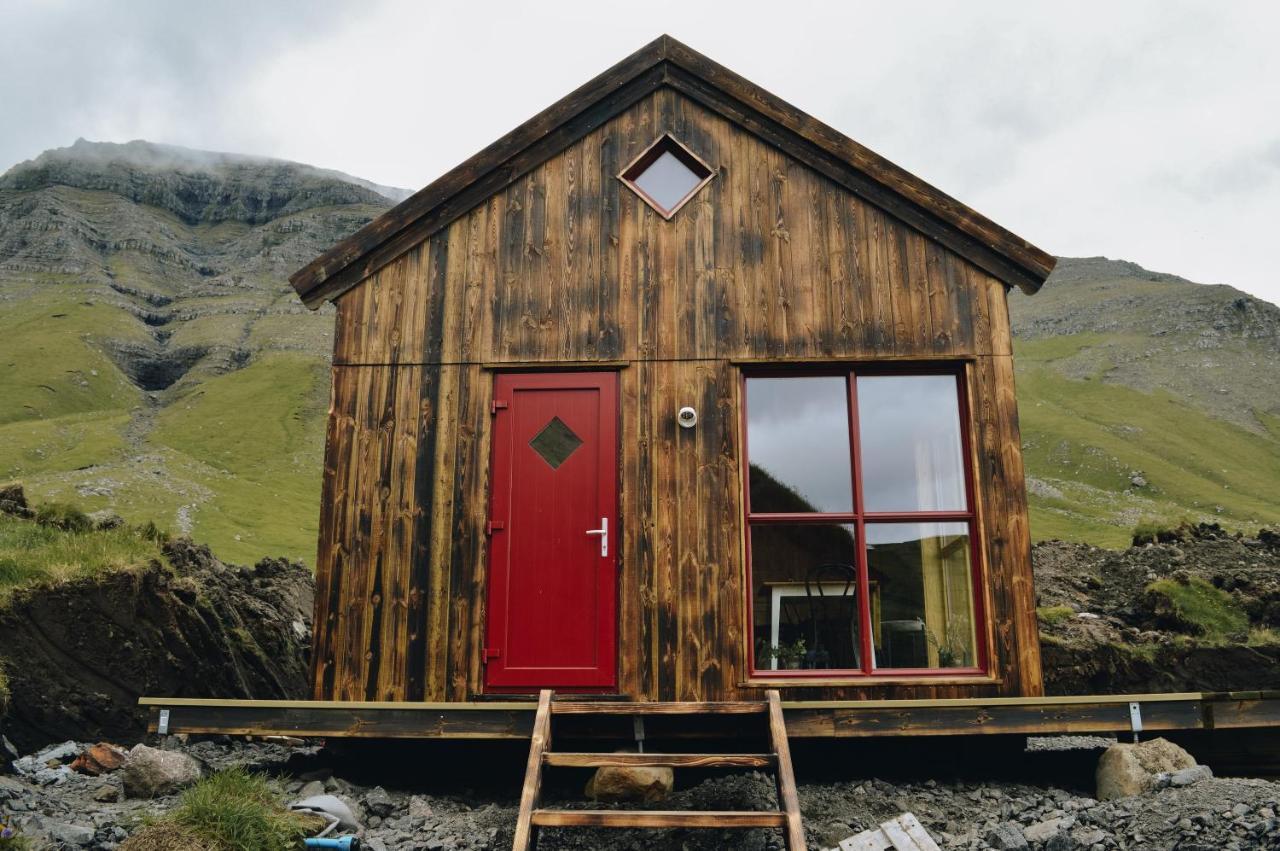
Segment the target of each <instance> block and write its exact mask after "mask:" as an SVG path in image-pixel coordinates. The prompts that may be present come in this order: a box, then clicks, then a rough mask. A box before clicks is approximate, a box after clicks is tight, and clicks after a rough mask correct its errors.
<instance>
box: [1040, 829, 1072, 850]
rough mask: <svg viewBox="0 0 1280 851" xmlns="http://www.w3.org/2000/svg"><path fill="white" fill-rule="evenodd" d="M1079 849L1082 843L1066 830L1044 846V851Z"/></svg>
mask: <svg viewBox="0 0 1280 851" xmlns="http://www.w3.org/2000/svg"><path fill="white" fill-rule="evenodd" d="M1079 848H1080V843H1079V842H1077V841H1076V838H1075V837H1074V836H1072V835H1071V834H1070V833H1068V832H1066V831H1065V830H1064V831H1062V832H1061V833H1058V834H1057V835H1055V836H1053V837H1052V838H1051V839H1050V840H1049V841H1048V842H1046V843H1045V844H1044V851H1077V849H1079Z"/></svg>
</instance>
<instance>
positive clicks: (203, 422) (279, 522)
mask: <svg viewBox="0 0 1280 851" xmlns="http://www.w3.org/2000/svg"><path fill="white" fill-rule="evenodd" d="M327 390H328V370H327V369H325V366H324V364H323V363H322V362H321V361H320V360H319V359H318V358H315V357H312V356H308V355H304V354H301V353H291V352H270V353H267V354H265V355H263V356H262V357H260V358H259V359H258V360H256V361H254V362H253V363H251V364H250V365H249V366H247V367H245V368H244V369H241V370H238V371H236V372H233V373H229V374H227V375H222V376H218V377H215V378H210V379H208V380H206V381H204V382H203V383H201V384H200V385H199V386H198V387H196V388H194V389H192V390H191V391H189V392H188V393H187V394H186V395H185V396H183V397H182V398H180V399H178V400H177V401H175V402H173V403H172V404H171V405H170V406H169V407H168V408H166V409H165V410H164V411H162V412H161V414H160V415H159V417H158V419H157V424H156V428H155V431H154V432H153V434H152V437H151V441H152V443H154V444H158V445H163V446H165V447H168V448H169V449H171V450H173V451H175V452H180V453H182V454H184V455H185V456H187V457H189V458H191V459H192V460H193V461H194V462H196V463H197V464H199V465H201V466H202V467H203V468H204V470H205V471H206V472H205V483H206V484H207V485H208V487H209V488H210V490H211V491H212V492H213V496H212V498H211V499H210V500H209V501H208V502H207V503H205V504H203V505H201V506H200V508H199V509H198V510H197V511H196V512H195V515H194V517H195V527H194V529H193V530H192V531H193V534H194V536H195V537H196V538H197V539H198V540H201V541H206V542H208V543H209V544H210V546H212V547H213V549H214V551H215V552H217V553H218V554H219V555H220V556H221V557H222V558H225V559H229V560H231V561H237V560H239V561H254V560H256V559H258V558H261V557H262V556H264V555H268V554H272V555H277V554H278V555H287V556H290V557H293V558H305V559H306V560H308V561H310V560H311V559H312V557H313V556H314V554H315V541H316V532H317V526H318V523H319V496H320V474H321V462H322V453H323V450H324V414H325V412H324V404H325V400H326V398H327Z"/></svg>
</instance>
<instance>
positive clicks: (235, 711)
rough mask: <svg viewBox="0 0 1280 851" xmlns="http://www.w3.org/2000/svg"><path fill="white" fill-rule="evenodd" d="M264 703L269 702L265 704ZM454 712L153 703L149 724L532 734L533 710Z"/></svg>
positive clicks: (430, 735) (273, 731)
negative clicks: (162, 719)
mask: <svg viewBox="0 0 1280 851" xmlns="http://www.w3.org/2000/svg"><path fill="white" fill-rule="evenodd" d="M263 702H264V703H266V702H268V701H263ZM533 708H534V707H533V706H532V705H530V707H529V708H528V709H525V708H521V709H518V710H512V709H502V708H498V709H487V708H483V709H482V708H460V709H459V708H450V709H434V708H433V709H421V708H417V707H415V705H414V704H411V703H405V704H401V705H400V708H398V709H387V708H376V709H367V708H362V707H360V706H352V707H350V708H345V707H342V706H341V705H331V706H327V707H315V708H310V707H262V708H259V707H255V706H252V705H247V706H219V705H214V706H205V705H199V704H196V705H192V704H189V703H188V704H185V705H184V704H178V703H155V704H150V709H151V719H150V722H149V723H148V725H147V728H148V730H149V731H150V732H152V733H154V732H156V729H157V726H158V721H159V715H160V711H161V710H162V709H164V710H167V711H168V712H169V732H170V733H199V734H211V735H213V734H222V735H228V736H269V735H279V736H303V737H317V738H353V739H525V740H527V739H528V738H529V735H530V733H531V731H532V729H533V717H534V713H533V712H532V711H530V710H532V709H533Z"/></svg>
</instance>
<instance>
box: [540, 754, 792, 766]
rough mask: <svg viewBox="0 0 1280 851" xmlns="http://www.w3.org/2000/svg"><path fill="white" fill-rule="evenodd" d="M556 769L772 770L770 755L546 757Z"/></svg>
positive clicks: (772, 761)
mask: <svg viewBox="0 0 1280 851" xmlns="http://www.w3.org/2000/svg"><path fill="white" fill-rule="evenodd" d="M542 762H543V764H544V765H549V766H554V767H556V768H772V767H773V766H775V765H777V763H778V758H777V757H776V756H774V755H773V754H769V753H665V754H663V753H546V754H543V755H542Z"/></svg>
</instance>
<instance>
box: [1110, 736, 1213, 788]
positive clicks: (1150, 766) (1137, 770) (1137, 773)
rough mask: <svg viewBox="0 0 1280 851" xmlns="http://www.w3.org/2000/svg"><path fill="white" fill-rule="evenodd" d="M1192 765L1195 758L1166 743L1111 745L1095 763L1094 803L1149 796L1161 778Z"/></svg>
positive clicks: (1152, 741)
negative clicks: (1095, 784)
mask: <svg viewBox="0 0 1280 851" xmlns="http://www.w3.org/2000/svg"><path fill="white" fill-rule="evenodd" d="M1195 765H1196V760H1195V757H1193V756H1192V755H1191V754H1189V753H1187V752H1186V751H1185V750H1183V749H1182V748H1180V747H1178V746H1177V745H1175V744H1174V743H1173V742H1171V741H1169V740H1168V739H1150V740H1148V741H1145V742H1141V743H1139V744H1133V745H1130V744H1124V743H1122V742H1121V743H1117V744H1114V745H1112V746H1111V747H1109V748H1107V749H1106V751H1105V752H1104V753H1103V754H1102V756H1101V757H1100V758H1099V759H1098V771H1097V774H1096V778H1095V779H1096V780H1097V786H1098V795H1097V796H1098V800H1100V801H1111V800H1115V799H1116V798H1127V797H1129V796H1130V795H1141V794H1143V793H1144V792H1150V791H1151V790H1152V789H1155V788H1156V787H1157V786H1158V785H1159V783H1160V779H1161V777H1162V776H1163V777H1166V778H1167V777H1168V776H1169V775H1172V774H1174V773H1175V772H1178V771H1181V770H1183V769H1185V768H1193V767H1195Z"/></svg>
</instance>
